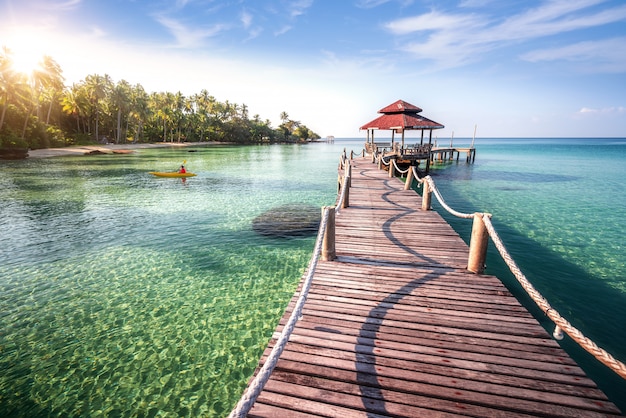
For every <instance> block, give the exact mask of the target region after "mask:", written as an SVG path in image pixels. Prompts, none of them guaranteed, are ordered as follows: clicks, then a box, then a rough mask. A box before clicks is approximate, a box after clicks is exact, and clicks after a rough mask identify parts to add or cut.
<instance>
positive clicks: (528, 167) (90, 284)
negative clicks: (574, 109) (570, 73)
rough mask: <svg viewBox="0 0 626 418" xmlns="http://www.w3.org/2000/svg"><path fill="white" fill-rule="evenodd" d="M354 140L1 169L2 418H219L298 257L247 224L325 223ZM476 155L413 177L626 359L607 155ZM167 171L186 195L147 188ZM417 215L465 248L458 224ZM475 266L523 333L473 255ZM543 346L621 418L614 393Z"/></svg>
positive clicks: (540, 147) (13, 164)
mask: <svg viewBox="0 0 626 418" xmlns="http://www.w3.org/2000/svg"><path fill="white" fill-rule="evenodd" d="M417 141H419V139H417ZM363 142H364V139H362V138H359V139H336V140H335V142H334V143H333V144H327V143H316V144H309V145H273V146H246V147H235V146H207V147H193V148H162V149H140V150H137V151H136V152H135V153H133V154H126V155H91V156H80V157H76V156H71V157H55V158H45V159H27V160H23V161H0V411H2V416H7V417H43V416H46V417H48V416H59V417H61V416H63V417H66V416H70V417H75V416H134V417H147V416H161V417H179V416H180V417H185V416H186V417H196V416H210V417H221V416H225V415H227V414H228V412H229V411H230V409H231V408H232V407H233V405H234V404H235V403H236V402H237V400H238V399H239V397H240V395H241V393H242V391H243V389H244V388H245V386H246V382H247V381H248V379H249V377H250V376H251V374H252V372H253V371H254V368H255V367H256V365H257V362H258V360H259V357H260V356H261V353H262V352H263V350H264V349H265V347H266V344H267V341H268V340H269V338H270V337H271V335H272V333H273V331H274V329H275V327H276V324H277V323H278V320H279V319H280V317H281V316H282V314H283V311H284V308H285V307H286V305H287V303H288V301H289V300H290V298H291V297H292V295H293V293H294V291H295V289H296V287H297V285H298V282H299V280H300V277H301V275H302V274H303V272H304V270H305V268H306V266H307V264H308V262H309V259H310V256H311V253H312V249H313V244H314V240H315V237H314V236H312V235H310V236H298V237H293V238H277V237H269V236H264V235H259V234H257V233H256V232H255V231H254V229H253V228H252V221H253V219H254V218H255V217H257V216H258V215H260V214H262V213H265V212H267V211H268V210H271V209H272V208H276V207H280V206H283V205H286V204H294V203H295V204H305V205H312V206H316V207H321V206H323V205H332V204H333V203H334V202H335V198H336V192H337V164H338V162H339V156H340V154H341V152H342V151H343V149H344V148H346V149H347V151H348V152H350V150H354V151H355V152H360V150H361V149H362V146H363ZM406 142H409V143H413V142H415V140H414V139H407V141H406ZM441 142H442V144H441V145H447V144H448V142H449V141H441ZM469 143H470V140H466V139H456V140H455V143H454V145H458V146H462V145H465V146H466V145H469ZM475 146H476V149H477V154H476V161H475V163H474V164H466V163H465V161H464V158H463V155H462V156H461V162H459V163H456V162H452V163H445V164H436V165H435V167H434V169H433V171H432V173H431V174H432V176H433V178H434V180H435V182H436V184H437V186H438V187H439V189H440V191H441V193H442V194H443V196H444V198H445V199H446V201H447V203H448V204H449V205H450V206H452V207H453V208H454V209H456V210H458V211H461V212H474V211H481V212H489V213H492V214H493V223H494V225H495V227H496V229H497V230H498V232H499V234H500V236H501V237H502V239H503V240H504V243H505V245H506V246H507V248H508V250H509V252H510V253H511V255H512V256H513V258H514V259H515V261H516V262H517V263H518V265H519V266H520V268H521V269H522V271H523V272H524V273H525V275H526V276H527V278H528V279H529V280H530V281H531V282H532V283H533V284H534V285H535V287H536V288H537V289H538V290H539V291H540V292H541V293H542V294H543V295H544V296H545V297H546V298H547V299H548V301H549V302H550V303H551V304H552V305H553V307H554V308H556V309H557V310H558V311H559V312H560V313H561V314H562V315H563V316H565V317H566V318H567V319H568V320H570V321H571V322H572V323H573V325H575V326H577V327H578V328H579V329H581V330H582V331H583V332H584V333H585V334H586V335H587V336H589V337H590V338H591V339H593V340H594V341H595V342H596V343H598V344H599V345H600V346H601V347H603V348H605V349H607V350H608V351H609V352H610V353H612V354H613V355H615V356H616V357H617V358H618V359H620V360H622V361H626V333H625V332H624V331H623V330H624V327H625V325H626V248H625V247H624V233H625V232H626V189H625V187H624V184H623V181H624V178H626V164H625V163H626V139H596V138H593V139H582V138H576V139H569V138H559V139H477V140H476V143H475ZM183 161H186V166H187V168H188V170H189V171H192V172H194V173H197V176H196V177H193V178H189V179H172V178H169V179H168V178H155V177H153V176H151V175H149V174H148V172H149V171H169V170H175V169H176V168H177V167H178V166H179V165H180V164H181V163H182V162H183ZM433 202H434V204H433V207H434V209H436V210H438V211H439V212H440V213H442V214H443V215H444V217H445V218H446V219H447V220H448V221H449V222H450V223H451V224H452V226H453V227H454V228H455V229H456V230H457V231H458V232H459V233H460V234H461V236H462V237H463V238H464V239H465V240H466V241H469V231H470V230H471V221H468V220H463V219H456V218H452V217H451V216H449V215H445V214H444V213H443V211H442V210H441V208H440V206H439V204H438V203H436V201H433ZM416 227H419V226H416ZM338 251H339V252H340V251H341V249H340V248H338ZM487 264H488V267H487V273H489V274H494V275H497V276H498V277H500V278H501V279H502V280H503V281H504V282H505V284H506V285H507V286H508V287H509V289H511V291H512V292H513V293H514V294H515V295H516V296H518V298H519V299H520V300H521V301H522V302H523V303H525V304H526V306H527V307H528V308H529V309H530V310H531V311H532V312H533V313H535V314H536V316H537V317H538V318H539V319H540V320H541V319H542V318H543V315H542V314H541V313H539V312H538V310H537V309H536V308H534V307H533V306H532V304H531V303H532V302H529V300H528V298H526V297H525V296H524V293H523V291H522V290H521V289H520V288H519V286H518V285H516V282H515V279H514V278H513V276H512V275H511V274H510V273H509V272H508V269H507V268H506V267H505V266H504V264H503V263H502V262H501V261H500V259H499V256H498V255H497V254H496V253H495V251H494V249H493V246H492V245H491V246H490V253H489V255H488V258H487ZM542 323H544V325H545V326H546V328H547V329H548V330H549V331H550V332H552V329H553V326H552V325H551V324H549V323H548V322H545V321H543V322H542ZM561 344H562V345H563V346H564V347H565V348H566V350H568V352H569V353H570V354H571V355H572V356H573V357H574V359H575V360H577V361H578V362H579V363H580V364H581V366H582V367H583V368H584V369H585V371H586V372H587V373H588V374H589V375H590V377H591V378H592V379H594V380H595V381H596V382H597V383H598V385H599V386H600V388H601V389H602V390H604V391H605V393H607V395H609V397H610V398H611V400H612V401H613V402H614V403H615V404H616V405H617V406H618V407H620V408H621V409H622V411H626V382H625V381H624V380H623V379H621V378H619V377H618V376H617V375H615V374H614V373H612V372H611V371H609V370H608V369H606V368H605V366H603V365H601V364H599V363H598V362H596V361H595V360H593V359H592V358H590V356H589V355H587V354H586V353H584V352H583V351H582V350H581V349H579V348H577V347H576V346H575V345H574V344H573V343H572V342H571V341H569V340H568V338H567V337H566V339H565V340H563V341H562V342H561Z"/></svg>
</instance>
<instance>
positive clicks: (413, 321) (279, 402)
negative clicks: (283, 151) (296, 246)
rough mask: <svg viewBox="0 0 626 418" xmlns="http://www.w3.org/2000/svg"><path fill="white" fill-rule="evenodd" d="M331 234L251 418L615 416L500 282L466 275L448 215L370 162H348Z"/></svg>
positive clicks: (462, 249)
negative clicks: (345, 203)
mask: <svg viewBox="0 0 626 418" xmlns="http://www.w3.org/2000/svg"><path fill="white" fill-rule="evenodd" d="M335 234H336V255H337V258H336V259H335V260H333V261H320V262H319V263H318V265H317V269H316V270H315V274H314V276H313V281H312V287H311V289H310V292H309V296H308V299H307V301H306V303H305V305H304V310H303V313H302V317H301V318H300V320H299V321H298V322H297V325H296V328H295V329H294V332H293V334H292V336H291V338H290V340H289V342H288V343H287V345H286V347H285V349H284V351H283V353H282V355H281V356H280V360H279V361H278V363H277V366H276V368H275V370H274V371H273V373H272V375H271V377H270V379H269V381H268V382H267V384H266V385H265V387H264V389H263V391H262V392H261V393H260V395H259V396H258V398H257V399H256V402H255V403H254V406H253V407H252V409H251V410H250V412H249V415H248V416H251V417H316V416H324V417H387V416H394V417H448V416H450V417H451V416H474V417H536V416H540V417H605V416H616V415H619V414H620V411H619V410H618V409H617V407H616V406H615V405H614V404H612V403H611V402H610V401H609V400H608V399H607V397H606V396H605V395H604V393H602V392H601V391H600V390H599V389H598V388H597V386H596V384H595V383H594V382H593V381H592V380H590V379H589V378H588V377H586V375H585V373H584V372H583V371H582V369H581V368H580V367H579V366H577V365H576V363H575V362H574V361H573V360H572V359H571V358H570V357H569V356H568V355H567V354H566V353H565V351H563V350H562V349H561V348H560V347H559V345H558V344H557V342H555V341H554V340H553V339H552V338H551V336H550V335H549V334H548V333H547V332H546V331H545V330H544V329H543V328H542V327H541V325H540V324H539V323H538V322H537V320H535V319H534V318H533V317H532V316H531V315H530V314H529V313H528V312H527V311H526V309H525V308H523V307H522V306H521V305H520V303H519V302H518V301H517V300H516V299H515V298H514V297H513V296H512V295H511V294H510V293H509V291H508V290H507V289H506V288H505V286H504V285H503V284H502V283H501V282H500V280H499V279H498V278H497V277H494V276H489V275H479V274H472V273H470V272H468V271H467V270H466V266H467V260H468V251H469V249H468V246H467V245H466V244H465V242H464V241H463V240H462V239H461V238H460V237H459V235H458V234H457V233H456V232H455V231H454V230H453V229H452V228H451V227H450V226H449V225H448V224H447V223H446V222H445V221H444V220H443V218H441V216H440V215H439V214H438V213H436V212H434V211H425V210H422V209H421V197H420V196H419V195H418V194H417V193H415V192H414V191H412V190H404V184H403V182H402V181H401V180H399V179H397V178H390V177H389V175H388V173H387V172H385V171H381V170H378V168H377V165H376V164H373V163H372V162H371V160H370V159H369V158H368V159H366V158H356V159H355V160H353V161H352V177H351V188H350V195H349V207H347V208H345V209H341V210H340V212H339V213H338V214H337V216H336V222H335ZM297 297H298V293H296V295H294V298H293V300H292V302H291V304H290V305H289V307H288V309H287V311H286V313H285V316H284V317H283V319H282V320H281V323H280V325H279V326H278V328H277V330H276V333H275V338H276V336H277V335H278V333H280V331H281V329H282V327H283V325H284V324H285V322H286V320H287V318H288V317H289V314H290V313H291V311H292V309H293V306H294V301H295V300H296V299H297ZM275 342H276V340H275V339H272V341H270V344H269V347H268V349H267V350H266V352H265V354H264V356H263V358H262V359H261V361H260V364H259V366H261V365H262V364H263V363H264V362H265V359H266V358H267V357H266V356H267V355H268V353H269V351H270V349H271V347H272V346H273V345H274V343H275Z"/></svg>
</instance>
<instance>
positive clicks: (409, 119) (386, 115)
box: [360, 100, 444, 171]
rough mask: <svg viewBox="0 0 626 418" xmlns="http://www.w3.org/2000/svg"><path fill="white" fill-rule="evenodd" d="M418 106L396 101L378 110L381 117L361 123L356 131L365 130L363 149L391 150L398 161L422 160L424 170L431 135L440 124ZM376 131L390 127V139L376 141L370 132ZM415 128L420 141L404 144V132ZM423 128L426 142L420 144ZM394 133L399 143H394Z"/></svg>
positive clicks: (422, 140) (428, 159)
mask: <svg viewBox="0 0 626 418" xmlns="http://www.w3.org/2000/svg"><path fill="white" fill-rule="evenodd" d="M421 112H422V109H420V108H419V107H417V106H415V105H412V104H411V103H408V102H405V101H404V100H398V101H396V102H394V103H391V104H390V105H388V106H385V107H383V108H382V109H380V110H379V111H378V113H382V115H381V116H379V117H377V118H376V119H374V120H372V121H371V122H368V123H366V124H365V125H363V126H361V128H360V130H366V131H367V141H366V143H365V149H366V150H367V152H369V153H372V154H374V153H386V152H392V153H394V154H396V155H397V156H398V158H400V159H402V160H405V161H406V160H408V161H409V162H410V164H411V165H414V164H419V160H426V167H427V168H426V170H427V171H428V165H429V162H430V150H431V148H432V138H433V130H434V129H442V128H443V127H444V126H443V125H442V124H440V123H438V122H435V121H433V120H430V119H428V118H426V117H424V116H422V115H420V114H419V113H421ZM377 130H390V131H391V142H390V143H387V142H376V141H375V139H374V133H375V132H376V131H377ZM407 130H419V131H421V139H420V143H419V145H418V144H415V145H414V146H412V147H405V146H404V139H405V136H404V134H405V131H407ZM424 131H428V144H424ZM395 134H400V135H401V142H400V144H397V143H396V139H395Z"/></svg>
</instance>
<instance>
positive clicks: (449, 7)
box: [0, 0, 626, 138]
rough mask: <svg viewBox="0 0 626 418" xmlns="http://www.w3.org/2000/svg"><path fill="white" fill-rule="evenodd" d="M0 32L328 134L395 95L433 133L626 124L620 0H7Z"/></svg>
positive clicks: (522, 132)
mask: <svg viewBox="0 0 626 418" xmlns="http://www.w3.org/2000/svg"><path fill="white" fill-rule="evenodd" d="M0 44H1V45H5V46H8V47H9V48H10V49H12V50H13V51H14V53H15V54H16V55H17V54H22V55H28V56H35V57H39V56H41V55H43V54H44V53H45V54H47V55H50V56H52V58H54V59H55V60H56V61H57V62H58V63H59V64H60V65H61V68H62V69H63V74H64V76H65V78H66V84H68V85H71V84H72V83H73V82H76V81H79V80H82V79H83V78H84V77H85V76H86V75H88V74H94V73H97V74H109V75H110V76H111V77H112V78H113V80H114V81H119V80H121V79H125V80H127V81H128V82H130V83H132V84H135V83H140V84H142V85H143V86H144V87H145V88H146V90H147V91H149V92H151V91H172V92H176V91H181V92H182V93H184V94H193V93H198V92H200V90H202V89H206V90H208V91H209V93H211V94H212V95H213V96H215V97H216V99H218V100H220V101H226V100H228V101H230V102H235V103H238V104H246V105H247V106H248V108H249V110H250V114H251V115H254V114H259V115H260V116H261V118H262V119H270V120H271V121H272V123H273V126H278V124H279V115H280V113H281V112H282V111H286V112H287V113H288V114H289V116H290V118H291V119H294V120H299V121H301V122H302V123H304V124H306V125H307V126H308V127H309V128H311V129H313V130H314V131H316V132H317V133H319V134H320V135H322V136H326V135H334V136H337V137H359V136H364V135H365V133H364V132H360V131H359V127H360V126H361V125H363V124H364V123H366V122H368V121H370V120H372V119H374V118H375V117H376V116H377V113H376V112H377V111H378V110H379V109H381V108H382V107H384V106H386V105H388V104H390V103H392V102H394V101H395V100H398V99H402V100H405V101H407V102H409V103H412V104H414V105H416V106H419V107H421V108H422V109H424V111H423V115H424V116H426V117H429V118H431V119H433V120H435V121H437V122H440V123H442V124H444V125H445V126H446V128H445V129H442V130H440V131H436V134H437V135H438V136H439V137H440V138H449V137H450V136H451V135H454V137H455V138H460V137H471V136H472V134H473V132H474V126H477V137H481V136H483V137H569V136H576V137H580V136H582V137H584V136H619V137H626V3H625V2H624V1H623V0H613V1H603V0H510V1H506V0H458V1H450V0H441V1H432V0H431V1H423V0H337V1H335V0H267V1H265V0H256V1H253V0H238V1H212V0H176V1H165V0H102V1H95V0H19V1H13V0H3V1H2V3H0Z"/></svg>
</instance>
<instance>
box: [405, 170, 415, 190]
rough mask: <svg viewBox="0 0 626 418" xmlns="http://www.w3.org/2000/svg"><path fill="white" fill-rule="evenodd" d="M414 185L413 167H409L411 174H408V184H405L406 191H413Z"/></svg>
mask: <svg viewBox="0 0 626 418" xmlns="http://www.w3.org/2000/svg"><path fill="white" fill-rule="evenodd" d="M412 184H413V166H410V167H409V172H408V173H407V174H406V183H404V190H411V185H412Z"/></svg>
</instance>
